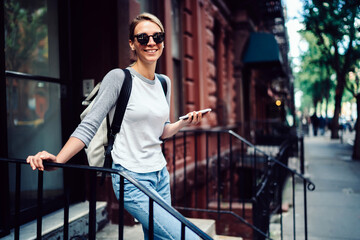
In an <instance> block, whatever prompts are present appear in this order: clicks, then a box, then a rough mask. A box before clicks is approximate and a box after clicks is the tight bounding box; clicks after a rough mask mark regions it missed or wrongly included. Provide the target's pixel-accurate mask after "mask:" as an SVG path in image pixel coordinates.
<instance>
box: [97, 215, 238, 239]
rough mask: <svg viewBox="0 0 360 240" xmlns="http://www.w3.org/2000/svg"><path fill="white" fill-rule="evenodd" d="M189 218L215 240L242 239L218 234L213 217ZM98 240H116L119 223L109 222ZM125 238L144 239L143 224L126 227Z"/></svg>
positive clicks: (99, 233)
mask: <svg viewBox="0 0 360 240" xmlns="http://www.w3.org/2000/svg"><path fill="white" fill-rule="evenodd" d="M189 220H190V221H191V222H192V223H194V224H195V225H196V226H198V227H199V228H200V229H201V230H202V231H204V232H205V233H206V234H208V235H209V236H210V237H212V238H213V239H215V240H242V238H240V237H230V236H221V235H216V231H215V220H212V219H195V218H189ZM96 239H98V240H115V239H118V225H115V224H108V225H106V226H105V227H104V228H103V229H102V230H100V231H99V232H98V233H97V234H96ZM124 239H125V240H127V239H129V240H144V235H143V231H142V227H141V224H136V225H134V226H131V227H128V226H126V227H124Z"/></svg>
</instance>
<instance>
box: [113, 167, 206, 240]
mask: <svg viewBox="0 0 360 240" xmlns="http://www.w3.org/2000/svg"><path fill="white" fill-rule="evenodd" d="M113 168H114V169H117V170H122V171H125V172H126V173H127V174H128V175H130V176H131V177H133V178H134V179H136V180H137V181H139V182H140V183H141V184H143V185H144V186H145V187H146V188H147V189H149V190H150V191H151V192H152V193H154V194H155V195H156V196H158V197H159V198H161V199H163V200H164V201H165V202H166V203H167V204H169V205H171V196H170V177H169V172H168V171H167V169H166V167H164V168H163V169H162V170H160V171H157V172H150V173H136V172H132V171H130V170H127V169H125V168H124V167H122V166H121V165H119V164H113ZM112 183H113V189H114V192H115V195H116V198H117V199H119V189H120V176H119V175H117V174H112ZM124 190H125V192H124V205H125V209H126V210H127V211H128V212H129V213H130V214H131V215H132V216H133V217H135V218H136V219H137V220H138V221H139V222H140V223H141V224H142V227H143V231H144V237H145V240H147V239H148V238H149V237H148V229H149V197H148V196H147V195H146V194H144V193H143V192H142V191H141V190H139V189H138V188H137V187H135V186H134V185H133V184H132V183H130V182H129V181H128V180H127V179H126V178H125V179H124ZM153 209H154V239H161V240H162V239H163V240H170V239H174V240H178V239H181V223H180V221H179V220H177V219H176V218H175V217H174V216H172V215H171V214H170V213H168V212H167V211H166V210H164V209H163V208H162V207H160V206H159V205H158V204H157V203H155V202H154V208H153ZM185 237H186V239H187V240H194V239H199V237H198V236H197V235H196V234H195V233H194V232H193V231H191V230H190V229H188V228H186V230H185Z"/></svg>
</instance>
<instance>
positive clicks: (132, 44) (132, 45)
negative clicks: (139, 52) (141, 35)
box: [129, 40, 135, 51]
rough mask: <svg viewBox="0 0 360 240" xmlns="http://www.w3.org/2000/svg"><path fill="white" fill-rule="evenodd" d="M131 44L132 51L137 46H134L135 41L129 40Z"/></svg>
mask: <svg viewBox="0 0 360 240" xmlns="http://www.w3.org/2000/svg"><path fill="white" fill-rule="evenodd" d="M129 46H130V48H131V50H132V51H135V46H134V43H133V41H131V40H129Z"/></svg>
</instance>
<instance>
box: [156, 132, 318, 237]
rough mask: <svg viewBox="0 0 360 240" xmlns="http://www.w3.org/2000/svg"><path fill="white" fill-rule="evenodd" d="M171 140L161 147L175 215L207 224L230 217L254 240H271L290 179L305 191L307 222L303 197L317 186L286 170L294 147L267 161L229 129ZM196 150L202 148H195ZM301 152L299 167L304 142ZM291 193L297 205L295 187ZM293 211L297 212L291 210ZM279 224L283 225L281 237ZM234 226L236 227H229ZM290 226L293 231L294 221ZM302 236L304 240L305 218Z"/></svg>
mask: <svg viewBox="0 0 360 240" xmlns="http://www.w3.org/2000/svg"><path fill="white" fill-rule="evenodd" d="M299 139H302V138H299ZM171 140H172V141H171V142H172V146H169V147H168V144H167V142H165V143H164V145H163V150H164V152H165V155H166V156H167V158H172V161H170V163H171V162H172V166H170V171H171V174H172V178H173V179H172V193H173V205H174V206H176V207H175V208H177V209H178V210H180V211H188V212H190V213H189V214H193V213H194V212H198V213H199V212H201V213H207V214H205V215H204V217H205V218H209V217H214V216H212V215H211V214H214V213H216V215H217V218H220V217H221V215H224V214H225V215H231V216H233V217H234V218H235V219H237V220H239V221H240V222H241V223H243V224H245V225H246V227H247V228H250V229H251V231H253V234H252V236H253V239H271V238H270V236H269V218H270V215H271V214H273V213H275V212H276V213H280V214H281V219H282V208H281V206H282V202H281V201H282V196H281V195H282V191H283V187H284V182H285V179H286V177H287V176H288V175H290V176H291V177H292V178H293V179H294V178H295V177H297V178H300V179H302V180H303V181H304V185H306V188H304V204H305V206H304V211H305V216H307V214H306V212H307V208H306V204H307V201H306V200H307V199H306V198H307V196H306V191H307V190H314V188H315V185H314V184H313V183H312V182H311V181H310V180H309V179H307V178H305V177H304V175H303V174H304V173H303V172H302V173H298V172H296V171H295V170H293V169H291V168H289V167H288V166H287V160H288V157H289V155H290V153H291V147H292V146H293V145H294V144H293V143H292V142H288V143H286V144H285V143H284V144H283V145H282V146H280V147H279V152H278V154H277V155H276V156H271V155H270V154H267V153H266V152H265V151H264V150H262V149H260V148H258V147H257V146H255V145H253V144H251V143H250V142H249V141H247V140H246V139H244V138H242V137H241V136H239V135H238V134H236V133H235V132H234V131H232V130H227V129H225V130H223V129H211V130H204V129H196V130H184V131H181V132H180V133H178V134H177V135H175V136H174V137H173V138H172V139H171ZM168 141H169V140H168ZM300 142H301V141H300ZM200 145H202V146H205V148H199V147H198V146H200ZM301 146H302V147H301V150H302V152H301V157H300V160H302V162H303V160H304V157H303V139H302V145H301ZM192 150H193V151H192ZM179 151H180V152H179ZM199 151H202V152H199ZM189 152H191V153H192V152H193V153H194V156H189V154H188V153H189ZM178 158H183V160H184V161H183V165H182V166H179V159H178ZM293 182H295V181H294V180H293ZM292 192H293V202H295V188H294V186H293V189H292ZM189 199H191V201H190V200H189ZM248 204H251V205H252V211H253V212H252V216H253V217H254V216H256V217H259V216H260V217H261V218H259V219H254V218H253V219H251V217H250V218H249V216H248V212H247V211H248V210H249V207H248ZM293 211H294V212H295V208H294V209H293ZM264 213H265V214H264ZM294 216H295V214H294ZM251 220H252V221H253V224H252V223H251ZM264 223H265V224H264ZM282 224H283V223H282V222H281V234H282V235H283V225H282ZM232 226H233V227H235V226H234V224H233V223H232ZM293 226H294V229H295V226H296V223H295V218H294V219H293ZM230 227H231V226H230ZM236 228H239V227H236ZM247 231H248V230H247ZM244 232H246V229H244ZM305 235H306V236H307V219H306V217H305ZM240 236H241V235H240ZM241 237H244V238H248V237H249V236H241ZM282 239H283V237H282ZM294 239H295V231H294Z"/></svg>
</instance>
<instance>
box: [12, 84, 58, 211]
mask: <svg viewBox="0 0 360 240" xmlns="http://www.w3.org/2000/svg"><path fill="white" fill-rule="evenodd" d="M6 97H7V116H8V122H7V124H8V146H9V149H8V151H9V157H10V158H16V159H25V158H26V157H27V156H28V155H30V154H35V153H37V152H38V151H42V150H44V149H46V150H47V151H49V152H50V153H54V154H56V153H58V152H59V150H60V148H61V145H62V143H61V127H60V126H61V122H60V121H61V116H60V84H58V83H48V82H42V81H35V80H24V79H19V78H7V79H6ZM62 174H63V171H62V170H61V169H59V170H56V171H52V172H44V200H45V202H48V201H51V200H52V199H54V198H56V197H60V196H61V194H62V193H63V180H62ZM9 176H10V178H9V182H10V197H11V199H10V200H13V198H14V194H15V165H13V164H11V165H9ZM36 191H37V174H36V172H34V171H32V170H31V168H30V167H29V166H28V165H22V169H21V200H22V201H21V208H22V209H27V208H29V207H31V206H35V205H36V197H37V195H36ZM11 203H14V201H11ZM13 208H14V206H13V205H12V208H11V210H13Z"/></svg>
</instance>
